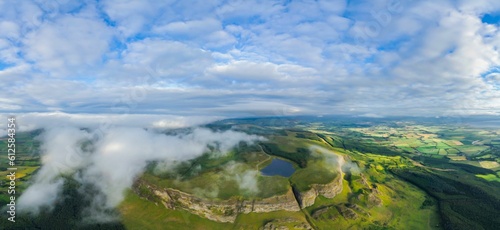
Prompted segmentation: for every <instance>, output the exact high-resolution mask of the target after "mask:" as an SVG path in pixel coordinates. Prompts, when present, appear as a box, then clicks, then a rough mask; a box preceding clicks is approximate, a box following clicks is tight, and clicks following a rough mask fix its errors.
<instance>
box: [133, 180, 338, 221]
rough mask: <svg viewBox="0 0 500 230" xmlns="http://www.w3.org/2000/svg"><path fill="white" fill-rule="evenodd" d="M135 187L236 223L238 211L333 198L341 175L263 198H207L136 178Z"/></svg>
mask: <svg viewBox="0 0 500 230" xmlns="http://www.w3.org/2000/svg"><path fill="white" fill-rule="evenodd" d="M134 190H135V192H136V193H138V194H139V195H140V196H142V197H145V198H147V199H149V200H152V201H155V202H161V203H162V204H163V205H164V206H165V207H166V208H168V209H176V208H182V209H185V210H187V211H189V212H191V213H193V214H196V215H199V216H202V217H205V218H207V219H210V220H213V221H217V222H231V223H233V222H234V221H235V220H236V217H237V215H238V214H239V213H250V212H257V213H259V212H260V213H262V212H273V211H279V210H282V211H300V210H301V209H302V208H305V207H308V206H311V205H313V204H314V201H315V200H316V197H318V196H319V195H322V196H324V197H326V198H333V197H335V196H336V195H337V194H339V193H340V192H342V176H338V177H337V178H335V179H334V180H333V181H332V182H330V183H328V184H313V185H311V189H309V190H307V191H305V192H300V191H297V190H296V189H293V190H292V188H291V189H289V190H288V192H287V193H285V194H282V195H276V196H272V197H269V198H264V199H237V198H234V199H229V200H208V199H202V198H199V197H196V196H194V195H191V194H188V193H185V192H182V191H179V190H176V189H172V188H160V187H158V186H156V185H152V184H148V183H146V182H144V181H141V180H139V181H137V182H136V184H135V185H134Z"/></svg>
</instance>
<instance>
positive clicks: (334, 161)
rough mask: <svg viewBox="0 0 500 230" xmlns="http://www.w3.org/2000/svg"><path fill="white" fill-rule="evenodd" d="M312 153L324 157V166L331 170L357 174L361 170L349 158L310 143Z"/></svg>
mask: <svg viewBox="0 0 500 230" xmlns="http://www.w3.org/2000/svg"><path fill="white" fill-rule="evenodd" d="M309 150H310V151H311V153H312V154H315V155H317V156H319V157H321V158H323V159H324V161H325V163H326V166H327V167H328V168H330V169H332V170H336V171H338V172H342V173H351V174H359V173H360V172H361V170H360V169H359V166H358V165H357V164H356V163H353V162H351V161H350V160H349V159H347V160H346V159H345V158H344V156H342V155H341V154H337V153H336V152H334V151H332V150H329V149H326V148H323V147H320V146H317V145H312V146H310V147H309Z"/></svg>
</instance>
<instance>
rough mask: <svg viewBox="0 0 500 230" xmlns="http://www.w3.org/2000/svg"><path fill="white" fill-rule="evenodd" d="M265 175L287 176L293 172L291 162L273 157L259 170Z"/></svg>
mask: <svg viewBox="0 0 500 230" xmlns="http://www.w3.org/2000/svg"><path fill="white" fill-rule="evenodd" d="M260 171H261V172H262V174H264V175H266V176H275V175H280V176H284V177H289V176H291V175H292V174H293V172H295V169H294V168H293V165H292V163H290V162H288V161H284V160H281V159H278V158H274V159H273V161H272V162H271V164H269V165H268V166H266V167H265V168H263V169H262V170H260Z"/></svg>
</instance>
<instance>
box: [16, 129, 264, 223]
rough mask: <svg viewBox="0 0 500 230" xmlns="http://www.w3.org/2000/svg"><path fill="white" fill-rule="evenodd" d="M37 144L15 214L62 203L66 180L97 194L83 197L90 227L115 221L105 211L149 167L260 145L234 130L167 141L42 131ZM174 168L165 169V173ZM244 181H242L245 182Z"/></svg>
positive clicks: (145, 132)
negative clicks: (37, 157)
mask: <svg viewBox="0 0 500 230" xmlns="http://www.w3.org/2000/svg"><path fill="white" fill-rule="evenodd" d="M37 139H38V140H39V141H40V142H41V147H40V148H41V152H42V153H41V162H42V166H41V168H40V169H39V171H38V172H37V173H36V175H35V176H34V177H33V178H32V181H31V185H30V186H29V187H28V188H27V189H26V190H25V191H24V192H23V194H22V195H21V197H20V198H19V202H18V209H19V211H20V212H25V213H30V214H35V215H36V214H38V213H39V212H40V211H41V210H42V209H43V210H46V209H49V210H50V208H51V207H53V206H54V204H55V203H56V202H57V201H60V200H61V199H63V198H62V197H61V193H62V189H63V182H64V180H65V179H68V178H70V179H71V180H74V181H77V182H78V183H79V184H81V185H83V186H87V187H92V188H93V189H94V190H95V192H94V193H92V194H84V195H86V196H88V197H87V198H88V200H90V201H91V202H90V206H89V207H87V210H86V211H85V213H87V216H86V218H87V219H88V218H91V219H92V221H109V220H111V219H113V217H110V216H107V215H105V212H104V210H109V209H113V208H116V207H117V206H118V205H119V204H120V202H121V201H123V199H124V196H125V191H126V190H127V189H129V188H131V186H132V184H133V182H134V180H135V179H137V177H138V176H140V175H141V173H143V172H144V170H145V167H146V166H147V165H148V163H149V162H152V161H161V162H183V161H187V160H191V159H194V158H196V157H198V156H201V155H202V154H204V153H210V154H213V155H214V157H217V156H220V155H224V154H226V153H227V152H228V151H230V150H231V149H232V148H234V147H235V146H237V145H238V144H239V143H240V142H245V143H247V144H253V143H254V142H255V141H259V140H264V138H263V137H259V136H256V135H248V134H245V133H242V132H237V131H233V130H227V131H224V132H218V131H212V130H210V129H206V128H200V127H197V128H191V129H188V130H187V131H183V132H180V133H177V134H168V135H167V134H165V133H161V132H159V131H158V130H155V129H144V128H138V127H111V128H108V129H105V130H102V129H97V128H94V129H81V128H79V127H75V126H58V127H52V128H46V129H45V130H44V132H43V133H42V134H40V135H39V136H38V137H37ZM173 165H174V164H168V163H166V164H164V167H169V166H173ZM247 177H248V176H243V178H240V179H241V180H243V181H247V180H248V178H247ZM244 184H245V186H248V187H252V186H253V185H252V184H251V183H250V184H248V183H247V182H245V183H244ZM245 186H244V187H245ZM245 188H246V187H245Z"/></svg>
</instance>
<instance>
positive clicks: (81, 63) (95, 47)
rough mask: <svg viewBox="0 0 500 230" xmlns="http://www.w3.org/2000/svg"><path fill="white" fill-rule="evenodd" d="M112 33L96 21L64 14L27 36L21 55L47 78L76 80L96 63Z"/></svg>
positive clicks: (106, 46)
mask: <svg viewBox="0 0 500 230" xmlns="http://www.w3.org/2000/svg"><path fill="white" fill-rule="evenodd" d="M112 34H113V32H112V31H111V30H110V28H108V27H107V26H106V25H105V24H104V23H102V22H100V21H98V20H95V19H92V18H85V17H79V16H73V15H65V16H61V17H60V18H58V19H57V20H56V21H55V22H45V23H44V24H42V25H41V26H40V28H39V29H38V30H36V31H33V32H31V33H29V34H27V35H26V37H25V39H24V43H25V47H24V49H23V52H24V53H25V55H26V58H27V59H28V61H32V62H34V63H35V66H36V67H37V68H40V69H41V70H43V71H48V72H49V73H50V75H56V76H72V77H76V76H74V75H77V76H78V75H79V74H81V73H82V72H85V71H87V69H89V68H91V67H92V66H94V65H96V64H98V62H99V61H100V60H101V58H102V55H103V54H104V53H105V52H107V50H108V44H109V42H110V40H111V36H112Z"/></svg>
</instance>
